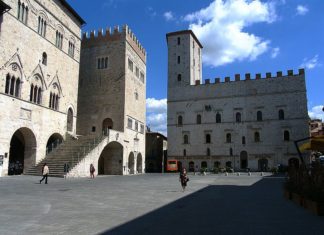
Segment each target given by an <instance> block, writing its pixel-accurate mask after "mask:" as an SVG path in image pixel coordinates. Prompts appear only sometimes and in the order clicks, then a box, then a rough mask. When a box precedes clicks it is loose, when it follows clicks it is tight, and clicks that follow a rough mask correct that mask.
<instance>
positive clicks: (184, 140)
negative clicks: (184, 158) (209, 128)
mask: <svg viewBox="0 0 324 235" xmlns="http://www.w3.org/2000/svg"><path fill="white" fill-rule="evenodd" d="M183 143H184V144H189V137H188V135H184V136H183Z"/></svg>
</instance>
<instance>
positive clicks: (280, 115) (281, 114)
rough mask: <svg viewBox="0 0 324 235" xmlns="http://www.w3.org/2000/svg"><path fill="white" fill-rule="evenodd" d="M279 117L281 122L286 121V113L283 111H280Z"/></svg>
mask: <svg viewBox="0 0 324 235" xmlns="http://www.w3.org/2000/svg"><path fill="white" fill-rule="evenodd" d="M278 115H279V120H284V119H285V113H284V111H283V110H282V109H280V110H279V112H278Z"/></svg>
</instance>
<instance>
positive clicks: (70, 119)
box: [67, 108, 73, 131]
mask: <svg viewBox="0 0 324 235" xmlns="http://www.w3.org/2000/svg"><path fill="white" fill-rule="evenodd" d="M67 131H73V110H72V108H69V110H68V113H67Z"/></svg>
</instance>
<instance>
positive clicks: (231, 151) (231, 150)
mask: <svg viewBox="0 0 324 235" xmlns="http://www.w3.org/2000/svg"><path fill="white" fill-rule="evenodd" d="M229 154H230V156H233V149H232V148H230V149H229Z"/></svg>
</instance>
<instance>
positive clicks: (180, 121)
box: [178, 115, 182, 126]
mask: <svg viewBox="0 0 324 235" xmlns="http://www.w3.org/2000/svg"><path fill="white" fill-rule="evenodd" d="M178 126H182V116H181V115H179V116H178Z"/></svg>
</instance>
